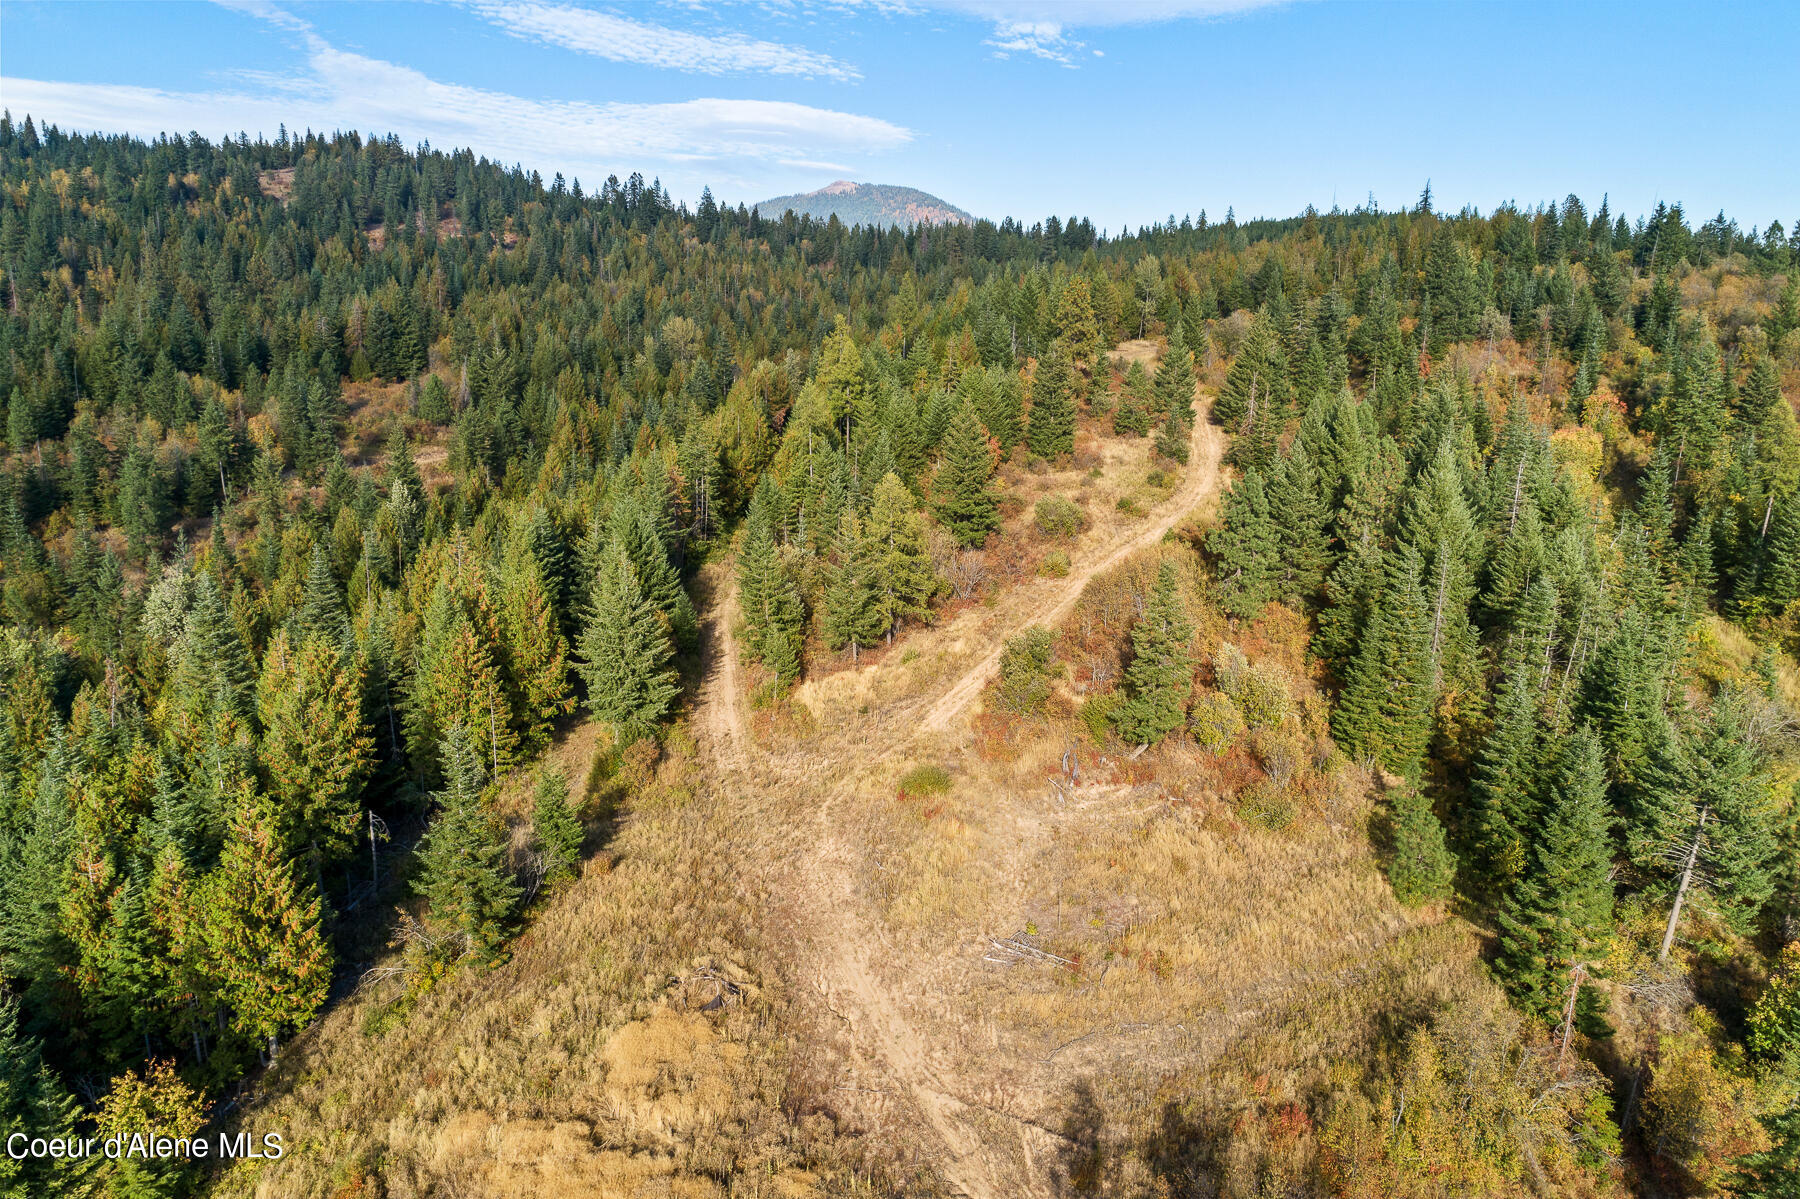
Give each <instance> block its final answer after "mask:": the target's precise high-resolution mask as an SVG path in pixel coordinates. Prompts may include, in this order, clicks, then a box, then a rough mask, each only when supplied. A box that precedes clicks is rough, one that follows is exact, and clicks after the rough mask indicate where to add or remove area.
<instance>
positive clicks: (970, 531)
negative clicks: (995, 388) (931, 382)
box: [934, 403, 1000, 546]
mask: <svg viewBox="0 0 1800 1199" xmlns="http://www.w3.org/2000/svg"><path fill="white" fill-rule="evenodd" d="M993 476H994V457H993V454H992V452H991V451H990V449H989V447H988V439H987V436H986V434H984V433H983V432H982V429H981V421H980V420H979V419H978V418H977V417H976V415H975V409H974V408H973V407H972V406H971V405H969V404H967V403H964V404H963V405H961V406H960V407H959V408H957V410H956V415H955V416H954V417H953V418H952V419H951V421H950V427H949V429H948V430H947V431H946V432H945V435H944V453H943V457H942V459H941V460H940V461H939V463H938V470H937V479H936V481H935V485H934V486H935V490H936V492H937V514H938V520H939V521H941V522H942V523H943V525H944V527H945V528H946V529H948V530H950V534H951V536H953V537H955V538H956V540H957V541H958V542H960V543H961V544H963V545H966V546H974V545H980V544H981V543H982V542H983V541H984V540H986V539H987V535H988V534H989V533H991V532H993V530H994V529H995V528H997V527H998V526H999V524H1000V500H999V497H997V496H996V495H994V493H993V491H992V489H991V488H990V487H989V485H988V483H989V480H991V479H992V478H993Z"/></svg>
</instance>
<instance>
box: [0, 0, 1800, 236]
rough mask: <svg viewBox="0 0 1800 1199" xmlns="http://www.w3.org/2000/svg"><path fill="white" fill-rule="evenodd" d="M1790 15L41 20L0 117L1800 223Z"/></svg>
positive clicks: (297, 12) (15, 35)
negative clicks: (1568, 201)
mask: <svg viewBox="0 0 1800 1199" xmlns="http://www.w3.org/2000/svg"><path fill="white" fill-rule="evenodd" d="M1796 63H1800V9H1796V8H1795V7H1794V6H1793V5H1792V4H1768V5H1739V6H1732V5H1714V4H1667V3H1637V4H1573V5H1572V4H1534V3H1504V4H1502V3H1471V4H1434V3H1426V2H1424V0H1413V2H1411V3H1382V2H1377V0H1361V2H1356V3H1330V2H1317V0H1296V2H1291V3H1282V4H1268V3H1263V2H1261V0H1112V2H1111V3H1107V2H1104V0H1062V2H1058V0H860V2H858V0H754V2H744V3H726V4H703V3H690V2H685V0H668V2H663V3H640V4H582V3H578V2H577V0H467V2H463V3H441V4H415V3H399V2H395V3H385V4H350V3H324V4H320V3H303V2H295V3H288V2H284V0H228V2H224V3H211V4H209V3H200V2H194V3H129V4H109V3H98V2H95V3H83V4H67V3H37V2H31V0H6V3H5V5H4V7H3V8H0V103H4V104H5V105H6V106H7V107H8V108H9V109H10V110H11V111H12V113H13V115H14V117H15V118H18V117H21V116H22V115H23V114H24V113H25V112H27V111H29V112H31V113H33V114H34V115H36V116H37V117H38V118H39V119H40V120H42V119H48V120H51V121H54V122H56V123H58V124H61V125H63V126H65V127H70V128H81V129H106V130H109V131H110V130H126V131H130V132H134V133H140V134H154V133H157V132H161V131H164V130H171V131H185V130H188V129H198V130H199V131H201V132H202V133H204V134H206V135H207V136H209V137H217V136H219V135H221V134H224V133H227V132H236V131H238V130H240V129H242V130H247V131H249V132H250V133H251V134H253V135H254V134H256V133H259V132H260V133H263V134H267V135H269V136H271V137H272V136H273V135H274V133H275V130H276V126H277V124H278V123H279V122H281V121H286V122H287V124H288V125H289V127H290V128H293V129H300V128H304V127H308V126H310V127H312V128H315V129H325V128H357V129H361V130H364V131H371V130H372V131H377V132H381V133H387V132H389V131H392V132H395V133H398V134H399V135H400V136H401V137H402V139H403V140H405V141H406V142H408V143H409V144H412V143H416V142H418V141H421V140H429V141H430V142H431V143H432V144H433V145H436V146H440V147H450V146H464V145H467V146H471V147H473V148H474V149H475V150H476V151H477V152H478V153H481V154H485V155H488V156H489V157H492V158H496V159H499V160H502V161H504V162H507V163H512V162H520V163H523V164H524V165H525V166H527V167H529V168H535V169H538V170H540V171H542V172H544V174H545V177H546V178H548V177H549V176H550V174H551V173H552V172H555V171H558V170H560V171H562V172H564V173H565V174H566V175H569V176H572V177H579V178H580V179H581V180H582V182H583V184H584V185H585V186H587V187H589V188H590V189H591V188H593V187H595V186H597V185H598V184H599V183H600V181H601V180H602V179H604V178H605V176H606V175H607V174H610V173H617V174H619V175H620V176H621V177H623V176H624V175H626V174H628V173H629V172H630V171H632V170H641V171H643V172H644V174H645V176H646V177H649V176H660V177H661V178H662V180H663V182H664V184H665V185H666V186H667V187H668V188H669V189H670V190H671V191H672V192H673V193H674V194H675V195H676V197H678V198H685V199H689V200H692V199H694V198H696V197H698V195H699V193H700V189H701V187H702V186H703V185H707V184H710V185H711V186H712V189H713V191H714V193H715V194H716V195H718V196H719V197H720V199H721V200H727V201H731V202H734V203H735V202H736V201H739V200H743V201H747V202H754V201H756V200H760V199H764V198H767V197H769V196H772V195H777V194H783V193H787V192H793V191H805V190H810V189H812V188H815V187H819V186H822V185H823V184H825V183H827V182H830V181H831V180H833V179H837V178H850V179H858V180H868V181H874V182H882V183H904V184H909V185H911V186H915V187H920V188H924V189H925V190H927V191H930V192H934V193H936V194H937V195H940V196H942V197H943V198H944V199H946V200H949V201H951V202H952V203H955V204H958V205H960V206H962V207H964V208H967V209H969V210H970V211H972V212H974V213H976V214H978V215H981V216H989V217H994V218H996V219H998V218H999V217H1002V216H1005V215H1009V214H1010V215H1014V216H1019V217H1022V218H1025V219H1027V220H1036V219H1040V218H1042V217H1043V216H1046V215H1048V214H1050V213H1052V212H1055V213H1058V214H1060V215H1064V216H1067V215H1069V214H1071V213H1078V214H1082V215H1087V216H1090V217H1091V218H1093V220H1094V221H1095V222H1096V224H1099V225H1101V226H1104V227H1107V228H1110V229H1114V230H1116V229H1118V228H1120V227H1121V226H1131V227H1136V226H1137V225H1140V224H1148V223H1150V222H1152V221H1156V220H1159V219H1162V218H1164V217H1166V216H1168V215H1169V214H1171V213H1173V214H1176V215H1181V214H1186V213H1197V212H1198V211H1200V210H1201V209H1205V210H1207V212H1208V214H1209V216H1211V217H1212V218H1214V219H1218V218H1220V217H1222V216H1223V215H1224V213H1225V210H1226V207H1227V206H1228V205H1230V206H1235V208H1236V211H1237V213H1238V215H1239V216H1240V217H1244V216H1253V215H1268V216H1285V215H1291V214H1293V213H1296V212H1298V211H1300V210H1301V209H1303V208H1304V207H1305V206H1306V205H1307V204H1309V203H1311V204H1316V205H1318V206H1319V207H1320V208H1322V209H1328V208H1330V207H1331V205H1332V203H1333V202H1334V200H1335V201H1336V202H1338V203H1340V204H1342V205H1343V206H1344V207H1346V208H1350V207H1354V206H1355V205H1357V204H1359V203H1361V202H1362V201H1363V200H1364V199H1365V197H1366V196H1367V195H1369V194H1370V193H1373V194H1374V196H1375V198H1376V200H1377V201H1378V202H1379V203H1380V204H1382V205H1383V206H1384V207H1393V206H1397V205H1399V204H1401V203H1409V202H1411V201H1412V199H1413V198H1414V197H1416V195H1417V194H1418V192H1419V189H1420V187H1421V186H1422V185H1423V184H1424V182H1425V180H1426V179H1427V178H1429V179H1430V180H1431V182H1432V189H1433V192H1434V194H1435V195H1436V196H1437V198H1438V203H1439V207H1440V208H1452V209H1454V208H1457V207H1460V206H1462V205H1464V204H1472V205H1475V206H1477V207H1479V208H1481V209H1483V210H1487V209H1491V208H1492V207H1493V206H1494V205H1496V204H1498V203H1500V202H1503V201H1506V200H1509V199H1510V200H1516V201H1518V202H1520V203H1522V204H1533V203H1537V202H1539V201H1543V200H1559V199H1560V198H1561V197H1562V196H1564V195H1565V194H1567V193H1569V192H1571V191H1573V192H1575V193H1576V194H1578V195H1580V196H1582V197H1583V198H1584V200H1586V201H1588V202H1589V204H1590V205H1592V204H1596V203H1598V201H1599V199H1600V196H1601V194H1602V193H1610V194H1611V197H1612V203H1613V207H1614V210H1615V211H1618V210H1621V209H1622V210H1624V211H1626V212H1628V213H1631V214H1634V215H1635V214H1637V213H1641V212H1643V211H1646V210H1648V209H1649V208H1650V207H1651V206H1653V205H1654V204H1655V203H1656V202H1657V201H1658V200H1667V201H1680V202H1682V203H1684V204H1685V205H1686V206H1687V210H1688V212H1689V214H1690V218H1691V219H1693V220H1695V221H1696V222H1697V221H1698V220H1700V219H1704V218H1705V217H1706V216H1710V215H1711V214H1713V213H1714V212H1717V211H1718V210H1719V209H1720V208H1724V209H1725V210H1726V211H1727V213H1728V214H1729V215H1731V216H1732V217H1734V218H1736V219H1737V220H1738V221H1739V223H1740V224H1741V225H1743V226H1744V227H1745V228H1748V227H1750V226H1751V225H1764V224H1767V223H1768V221H1769V220H1771V219H1773V218H1779V219H1780V220H1781V221H1782V222H1783V223H1784V224H1792V223H1793V222H1794V221H1796V220H1797V219H1800V152H1797V151H1796V150H1795V126H1794V123H1793V122H1794V115H1795V114H1796V113H1797V112H1800V70H1797V69H1796V65H1795V64H1796Z"/></svg>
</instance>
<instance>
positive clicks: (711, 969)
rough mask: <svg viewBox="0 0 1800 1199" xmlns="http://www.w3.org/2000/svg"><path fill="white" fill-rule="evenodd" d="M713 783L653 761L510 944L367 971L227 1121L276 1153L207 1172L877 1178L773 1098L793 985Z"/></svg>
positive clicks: (764, 1186)
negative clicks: (399, 970) (772, 946)
mask: <svg viewBox="0 0 1800 1199" xmlns="http://www.w3.org/2000/svg"><path fill="white" fill-rule="evenodd" d="M583 739H585V740H586V742H587V743H588V744H590V745H591V744H592V742H593V740H594V738H593V736H592V734H591V732H584V733H582V734H580V735H578V737H577V738H575V739H574V740H575V741H576V743H577V745H579V744H580V743H581V741H582V740H583ZM567 748H568V747H567V746H566V745H565V746H564V750H565V752H564V753H563V754H562V755H561V757H560V758H558V759H557V760H558V761H559V762H561V763H562V764H563V765H565V766H567V765H569V764H570V754H569V753H568V752H567ZM704 784H705V780H704V779H703V778H701V777H700V776H699V774H698V773H697V771H696V770H695V768H694V766H693V764H692V762H691V760H682V759H680V758H677V759H676V760H674V761H670V762H665V763H664V764H663V765H662V767H661V768H660V770H659V772H658V777H657V779H656V781H655V782H654V783H651V784H649V785H647V786H645V787H643V788H642V789H640V791H639V792H638V793H637V794H636V795H635V796H634V797H633V798H632V800H631V802H630V804H629V807H628V810H627V813H626V815H625V817H624V819H623V821H622V823H621V826H620V828H619V831H618V833H617V835H616V837H615V838H614V840H613V842H612V843H611V844H610V845H609V846H607V847H606V848H605V849H603V850H601V851H600V852H599V853H597V854H596V855H595V856H594V857H592V858H591V859H590V860H589V861H588V862H587V865H586V869H585V870H584V872H583V875H582V877H581V878H580V879H579V880H578V881H576V882H575V883H574V884H573V885H571V886H570V887H568V889H567V890H566V891H565V892H564V893H563V894H561V895H559V896H557V897H555V898H554V899H553V900H552V901H551V902H549V903H548V904H547V905H546V906H545V907H544V908H543V910H542V913H541V915H539V916H538V917H537V919H536V920H535V921H534V922H533V923H532V925H531V927H530V928H529V929H528V930H527V931H526V932H525V933H524V934H523V935H522V936H520V937H519V939H518V940H517V942H516V943H515V945H514V946H513V948H512V953H511V957H510V959H509V960H508V961H506V962H505V963H504V964H502V965H501V966H499V967H497V968H495V969H492V970H483V969H479V968H474V967H465V968H463V969H461V970H458V971H457V972H455V973H453V974H452V975H450V976H449V977H448V978H446V979H445V980H443V981H441V982H440V983H438V984H437V986H436V987H435V988H432V989H430V990H428V991H426V992H425V993H424V994H423V995H421V996H419V997H417V998H416V999H414V1000H405V999H403V997H402V992H401V989H400V988H399V986H398V985H397V984H392V983H382V984H370V985H367V986H365V987H363V988H362V989H361V990H359V991H358V992H357V993H355V994H354V995H352V996H351V997H349V998H348V999H346V1000H344V1001H343V1002H341V1003H340V1004H338V1005H337V1006H336V1007H335V1008H334V1009H333V1010H332V1011H331V1012H330V1013H329V1014H328V1015H327V1016H325V1018H324V1019H322V1020H321V1021H319V1022H318V1024H317V1025H315V1026H314V1027H313V1028H312V1029H310V1030H308V1032H307V1033H306V1034H305V1035H304V1036H302V1037H301V1038H300V1039H298V1040H296V1041H295V1042H294V1043H293V1044H292V1045H290V1046H288V1047H286V1048H285V1049H284V1050H283V1052H282V1054H281V1056H280V1059H279V1062H278V1064H277V1066H276V1067H275V1068H274V1070H273V1071H272V1072H271V1073H270V1075H269V1076H268V1077H267V1078H265V1079H264V1080H263V1081H262V1082H261V1084H260V1086H259V1089H258V1095H257V1098H256V1099H254V1100H253V1101H252V1102H251V1103H250V1104H249V1105H248V1107H247V1108H246V1109H245V1110H244V1111H243V1112H242V1114H241V1115H240V1116H239V1117H238V1122H239V1124H240V1126H241V1127H243V1128H246V1129H252V1130H259V1131H260V1130H269V1131H281V1132H282V1133H283V1134H284V1136H285V1137H286V1140H287V1146H288V1150H289V1152H288V1155H287V1156H286V1157H285V1158H283V1159H282V1160H281V1161H279V1162H273V1163H267V1164H257V1163H241V1164H239V1165H237V1166H236V1167H234V1168H233V1169H231V1170H230V1171H228V1172H227V1173H225V1174H224V1175H223V1176H222V1177H221V1178H219V1179H218V1180H216V1182H215V1185H214V1188H213V1191H214V1193H216V1194H220V1195H256V1196H267V1197H275V1196H336V1195H355V1194H362V1193H380V1194H385V1195H387V1196H390V1197H391V1199H406V1197H410V1196H425V1195H446V1194H449V1195H459V1196H484V1195H492V1196H538V1195H541V1196H546V1197H549V1196H559V1197H560V1196H586V1195H599V1196H613V1195H619V1196H625V1195H671V1196H674V1195H692V1196H712V1195H724V1194H727V1193H730V1194H733V1195H757V1196H798V1195H812V1194H826V1193H829V1194H864V1193H882V1192H880V1191H871V1190H870V1189H869V1187H870V1185H871V1184H870V1183H868V1181H867V1175H866V1172H865V1171H863V1169H862V1168H861V1167H860V1166H859V1164H858V1162H857V1160H856V1158H855V1155H854V1146H849V1145H847V1144H846V1143H845V1142H844V1141H843V1138H842V1137H841V1135H840V1133H839V1131H838V1130H837V1129H836V1127H835V1126H834V1125H833V1123H832V1122H831V1121H830V1120H829V1119H828V1118H827V1117H825V1116H823V1115H820V1114H818V1113H816V1112H811V1111H803V1110H801V1107H798V1106H797V1107H795V1108H794V1109H792V1110H793V1114H792V1115H790V1113H789V1110H787V1109H784V1106H783V1104H784V1103H785V1102H789V1101H795V1102H798V1099H799V1096H798V1095H797V1094H796V1092H795V1091H794V1090H793V1088H792V1087H791V1085H790V1074H791V1072H792V1071H793V1070H795V1069H796V1063H795V1057H794V1053H795V1047H793V1046H792V1045H791V1044H789V1043H788V1042H787V1041H786V1040H785V1031H786V1029H787V1028H788V1027H789V1026H790V1024H791V1017H790V1014H789V1009H790V1005H791V998H790V996H789V995H788V993H787V992H786V990H785V988H784V986H783V984H782V983H781V982H780V980H779V977H778V976H777V975H776V974H775V972H774V971H773V970H772V969H771V968H770V967H771V960H770V951H769V948H768V946H767V945H766V944H765V943H764V941H763V940H762V935H761V932H760V928H761V921H762V916H763V912H764V903H765V896H764V895H762V894H761V893H760V892H759V891H758V889H757V888H756V887H755V885H754V883H753V881H752V880H751V879H750V878H749V877H748V876H747V875H746V874H745V873H744V872H743V871H742V870H741V869H740V868H739V867H740V864H741V863H740V861H739V851H740V847H739V845H738V844H737V840H738V837H739V832H738V831H737V830H735V829H734V828H733V825H732V822H731V820H730V817H729V814H728V811H727V809H726V808H725V806H724V805H723V804H722V803H721V801H720V797H718V796H716V795H714V794H711V793H710V792H708V791H706V790H704ZM720 996H722V997H723V1003H722V1006H718V1007H717V1008H716V1010H713V1011H706V1010H705V1007H706V1005H707V1004H708V1003H709V1002H710V1001H712V1000H713V999H715V998H717V997H720ZM359 1180H361V1181H360V1182H359ZM374 1180H378V1181H379V1185H380V1187H381V1189H380V1190H379V1191H362V1190H359V1189H358V1187H359V1186H363V1185H374Z"/></svg>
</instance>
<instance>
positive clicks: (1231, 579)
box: [1206, 470, 1282, 620]
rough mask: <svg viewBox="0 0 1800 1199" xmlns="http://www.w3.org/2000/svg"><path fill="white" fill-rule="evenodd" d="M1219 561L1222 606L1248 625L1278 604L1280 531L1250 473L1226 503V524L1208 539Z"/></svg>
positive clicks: (1255, 477)
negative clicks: (1267, 606) (1271, 603)
mask: <svg viewBox="0 0 1800 1199" xmlns="http://www.w3.org/2000/svg"><path fill="white" fill-rule="evenodd" d="M1206 544H1207V548H1208V549H1210V550H1211V551H1212V552H1213V553H1214V554H1215V555H1216V556H1217V557H1218V566H1217V568H1216V570H1215V571H1214V577H1215V578H1216V579H1217V580H1218V584H1219V590H1218V596H1219V606H1220V607H1221V608H1223V609H1224V610H1225V612H1226V613H1227V614H1228V615H1231V616H1235V617H1237V618H1238V619H1240V620H1248V619H1250V618H1251V617H1253V616H1255V615H1256V614H1257V613H1259V612H1261V611H1262V610H1263V605H1264V604H1267V603H1268V602H1269V601H1270V600H1272V599H1274V598H1276V588H1277V586H1278V585H1279V580H1280V574H1281V570H1282V561H1281V531H1280V529H1279V528H1278V527H1277V525H1276V523H1275V518H1274V516H1273V514H1272V513H1271V512H1270V510H1269V497H1268V492H1267V491H1266V490H1265V489H1264V487H1263V480H1262V475H1261V474H1259V473H1258V472H1256V471H1254V470H1252V471H1248V472H1246V473H1245V475H1244V477H1243V478H1242V479H1240V480H1238V484H1237V486H1235V487H1233V488H1232V489H1231V491H1230V492H1229V493H1227V494H1226V497H1225V520H1224V522H1223V523H1222V524H1221V525H1220V527H1219V528H1217V529H1215V530H1213V531H1212V532H1211V533H1209V534H1207V538H1206Z"/></svg>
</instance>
